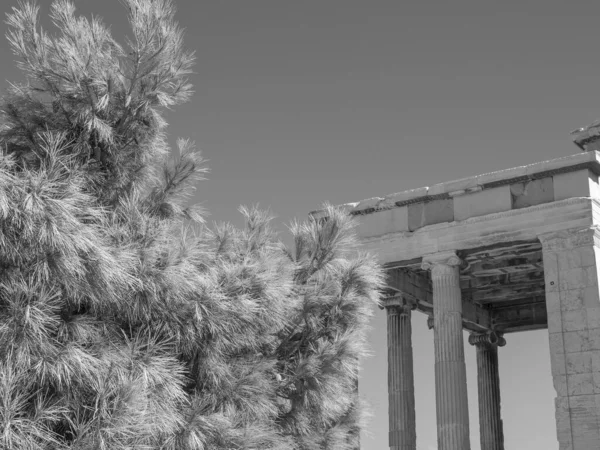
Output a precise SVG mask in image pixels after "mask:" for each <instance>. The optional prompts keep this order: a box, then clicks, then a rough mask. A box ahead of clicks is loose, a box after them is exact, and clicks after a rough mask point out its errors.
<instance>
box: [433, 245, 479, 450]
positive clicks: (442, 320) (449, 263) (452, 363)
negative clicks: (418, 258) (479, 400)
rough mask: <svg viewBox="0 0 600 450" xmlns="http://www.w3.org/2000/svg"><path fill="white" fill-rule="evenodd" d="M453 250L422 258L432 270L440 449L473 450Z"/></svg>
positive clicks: (456, 270) (457, 273) (456, 260)
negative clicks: (470, 436)
mask: <svg viewBox="0 0 600 450" xmlns="http://www.w3.org/2000/svg"><path fill="white" fill-rule="evenodd" d="M460 264H461V260H460V259H459V258H458V257H457V256H456V254H454V253H444V254H436V255H432V256H428V257H424V258H423V268H424V269H429V270H431V281H432V285H433V331H434V346H435V397H436V416H437V438H438V450H470V448H471V445H470V443H469V408H468V400H467V373H466V367H465V354H464V340H463V330H462V298H461V293H460V277H459V272H458V269H459V265H460Z"/></svg>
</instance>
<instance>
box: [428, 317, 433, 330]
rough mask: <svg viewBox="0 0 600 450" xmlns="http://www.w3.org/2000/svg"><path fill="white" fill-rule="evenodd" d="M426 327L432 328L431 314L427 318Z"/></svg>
mask: <svg viewBox="0 0 600 450" xmlns="http://www.w3.org/2000/svg"><path fill="white" fill-rule="evenodd" d="M427 329H428V330H433V316H429V317H428V318H427Z"/></svg>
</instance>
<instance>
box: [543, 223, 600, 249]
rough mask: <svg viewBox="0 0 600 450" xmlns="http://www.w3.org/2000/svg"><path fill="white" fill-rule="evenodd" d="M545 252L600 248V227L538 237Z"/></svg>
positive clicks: (555, 232)
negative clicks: (593, 246) (589, 246)
mask: <svg viewBox="0 0 600 450" xmlns="http://www.w3.org/2000/svg"><path fill="white" fill-rule="evenodd" d="M538 239H539V240H540V242H541V243H542V247H543V248H544V250H548V251H555V252H556V251H561V250H570V249H573V248H577V247H584V246H588V245H595V246H597V247H600V227H599V226H598V225H593V226H591V227H583V228H582V227H578V228H570V229H568V230H560V231H553V232H551V233H544V234H540V235H539V236H538Z"/></svg>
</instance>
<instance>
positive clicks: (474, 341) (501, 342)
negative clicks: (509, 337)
mask: <svg viewBox="0 0 600 450" xmlns="http://www.w3.org/2000/svg"><path fill="white" fill-rule="evenodd" d="M469 344H471V345H475V346H486V347H504V346H505V345H506V339H504V337H503V336H502V333H497V332H495V331H488V332H486V333H471V334H470V335H469Z"/></svg>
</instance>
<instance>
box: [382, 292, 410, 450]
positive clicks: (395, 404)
mask: <svg viewBox="0 0 600 450" xmlns="http://www.w3.org/2000/svg"><path fill="white" fill-rule="evenodd" d="M384 305H385V309H386V310H387V333H388V335H387V339H388V396H389V413H388V414H389V421H390V434H389V446H390V449H392V450H416V448H417V437H416V428H415V383H414V374H413V350H412V328H411V323H410V316H411V313H410V312H411V310H413V309H415V307H416V304H415V303H412V302H407V301H406V300H404V299H403V298H402V297H392V298H389V299H386V300H385V301H384Z"/></svg>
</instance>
